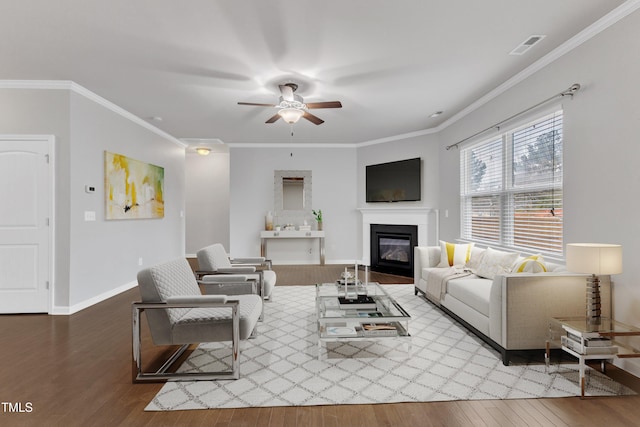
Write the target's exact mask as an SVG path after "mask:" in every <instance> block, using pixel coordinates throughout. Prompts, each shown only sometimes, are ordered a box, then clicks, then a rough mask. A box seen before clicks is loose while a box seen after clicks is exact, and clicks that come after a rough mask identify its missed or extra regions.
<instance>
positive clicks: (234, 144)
mask: <svg viewBox="0 0 640 427" xmlns="http://www.w3.org/2000/svg"><path fill="white" fill-rule="evenodd" d="M227 145H228V146H229V147H230V148H358V144H337V143H331V144H323V143H318V142H315V143H310V144H305V143H301V142H297V143H284V142H276V143H269V142H265V143H260V142H249V143H246V144H245V143H242V142H230V143H227Z"/></svg>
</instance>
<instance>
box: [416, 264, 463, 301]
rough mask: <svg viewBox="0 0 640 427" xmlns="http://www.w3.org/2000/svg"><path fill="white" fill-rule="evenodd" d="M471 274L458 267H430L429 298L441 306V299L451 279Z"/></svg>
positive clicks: (428, 279)
mask: <svg viewBox="0 0 640 427" xmlns="http://www.w3.org/2000/svg"><path fill="white" fill-rule="evenodd" d="M471 274H472V273H470V272H468V271H464V270H462V269H460V268H456V267H449V268H432V269H430V270H429V275H428V276H427V292H426V295H427V298H429V300H430V301H432V302H433V303H434V304H436V305H437V306H440V300H441V299H442V298H443V297H444V294H445V293H446V292H447V282H448V281H449V280H451V279H457V278H459V277H465V276H470V275H471Z"/></svg>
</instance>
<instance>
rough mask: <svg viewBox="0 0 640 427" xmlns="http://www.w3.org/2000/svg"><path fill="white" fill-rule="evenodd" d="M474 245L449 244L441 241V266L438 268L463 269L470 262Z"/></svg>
mask: <svg viewBox="0 0 640 427" xmlns="http://www.w3.org/2000/svg"><path fill="white" fill-rule="evenodd" d="M473 246H474V243H458V244H456V243H449V242H445V241H443V240H440V264H439V265H438V267H453V266H460V267H462V266H463V265H465V264H466V263H467V261H469V258H470V257H471V250H472V249H473Z"/></svg>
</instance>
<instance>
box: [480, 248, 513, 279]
mask: <svg viewBox="0 0 640 427" xmlns="http://www.w3.org/2000/svg"><path fill="white" fill-rule="evenodd" d="M519 256H520V254H519V253H516V252H503V251H498V250H495V249H492V248H487V250H486V251H485V253H484V255H483V256H482V261H481V262H480V265H479V266H478V271H477V272H476V274H477V275H478V276H480V277H484V278H486V279H491V280H493V278H494V277H496V276H497V275H498V274H507V273H511V270H512V268H513V264H514V263H515V261H516V260H517V259H518V257H519Z"/></svg>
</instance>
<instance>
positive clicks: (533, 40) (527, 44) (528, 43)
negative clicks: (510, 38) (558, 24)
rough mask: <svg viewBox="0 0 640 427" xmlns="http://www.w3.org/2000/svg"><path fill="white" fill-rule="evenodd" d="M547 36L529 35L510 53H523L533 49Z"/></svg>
mask: <svg viewBox="0 0 640 427" xmlns="http://www.w3.org/2000/svg"><path fill="white" fill-rule="evenodd" d="M545 37H546V36H542V35H536V36H529V37H528V38H527V39H526V40H525V41H523V42H522V43H520V44H519V45H518V46H516V48H515V49H513V50H512V51H511V52H509V55H522V54H523V53H525V52H526V51H528V50H529V49H531V48H532V47H533V45H535V44H537V43H538V42H539V41H540V40H542V39H543V38H545Z"/></svg>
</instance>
